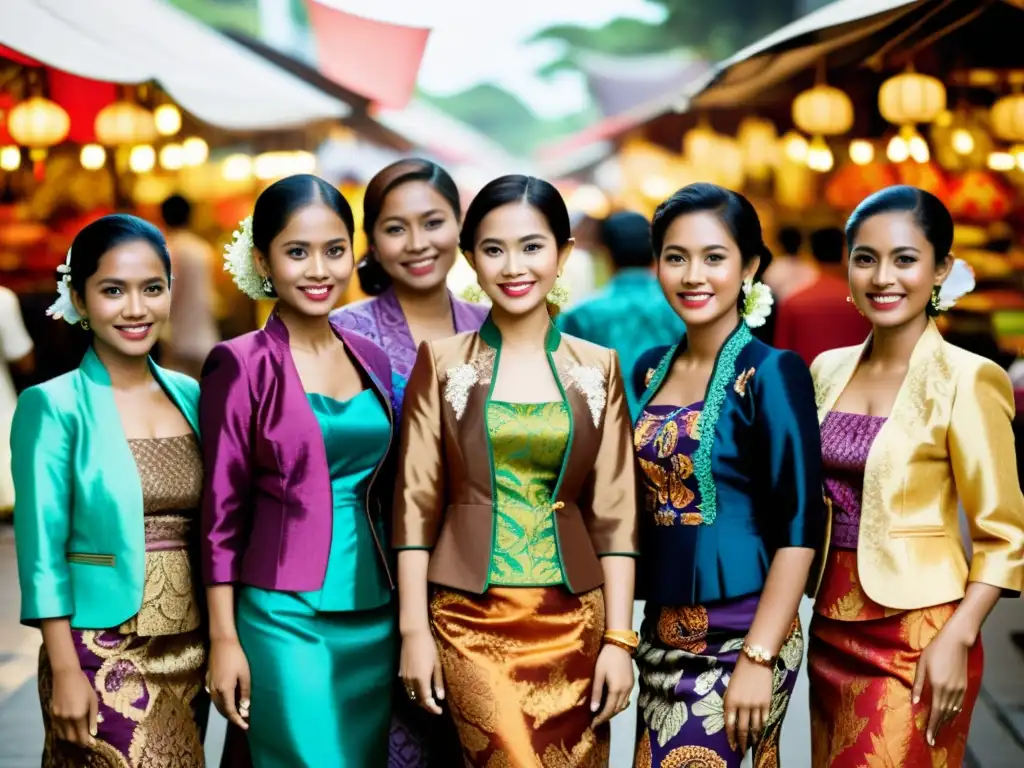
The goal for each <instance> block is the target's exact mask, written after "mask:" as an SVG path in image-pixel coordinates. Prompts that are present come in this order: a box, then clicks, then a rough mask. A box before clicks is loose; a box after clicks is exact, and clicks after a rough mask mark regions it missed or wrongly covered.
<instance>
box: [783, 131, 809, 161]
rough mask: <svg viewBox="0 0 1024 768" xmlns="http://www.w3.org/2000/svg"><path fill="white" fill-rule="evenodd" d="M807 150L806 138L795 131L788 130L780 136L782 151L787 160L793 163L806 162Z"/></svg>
mask: <svg viewBox="0 0 1024 768" xmlns="http://www.w3.org/2000/svg"><path fill="white" fill-rule="evenodd" d="M807 150H808V145H807V139H805V138H804V137H803V136H801V135H800V134H799V133H797V132H796V131H790V132H789V133H787V134H786V135H785V136H783V137H782V151H783V152H785V154H786V158H787V159H788V160H790V161H792V162H794V163H803V162H806V161H807Z"/></svg>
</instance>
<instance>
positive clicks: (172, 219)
mask: <svg viewBox="0 0 1024 768" xmlns="http://www.w3.org/2000/svg"><path fill="white" fill-rule="evenodd" d="M160 217H161V218H162V219H163V220H164V224H166V225H167V226H168V227H184V226H185V225H186V224H188V222H189V219H191V218H192V205H191V203H189V201H188V200H186V199H185V198H184V197H182V196H181V195H171V196H170V197H168V198H167V199H166V200H164V201H163V202H162V203H161V204H160Z"/></svg>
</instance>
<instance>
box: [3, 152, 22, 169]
mask: <svg viewBox="0 0 1024 768" xmlns="http://www.w3.org/2000/svg"><path fill="white" fill-rule="evenodd" d="M20 167H21V148H20V147H12V146H6V147H0V171H16V170H18V168H20Z"/></svg>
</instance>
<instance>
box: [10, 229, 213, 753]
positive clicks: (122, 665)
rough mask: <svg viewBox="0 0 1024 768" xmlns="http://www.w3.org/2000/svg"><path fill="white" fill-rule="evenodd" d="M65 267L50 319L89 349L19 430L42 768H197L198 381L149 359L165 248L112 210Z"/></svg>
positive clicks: (200, 639) (40, 393)
mask: <svg viewBox="0 0 1024 768" xmlns="http://www.w3.org/2000/svg"><path fill="white" fill-rule="evenodd" d="M60 271H61V279H60V282H59V283H58V286H59V288H58V290H59V297H58V300H57V302H56V303H55V304H54V305H53V306H52V307H51V308H50V311H49V314H51V315H52V316H53V317H54V318H55V319H63V320H64V321H66V322H68V323H71V324H75V323H78V324H80V325H81V326H82V328H83V329H85V330H86V331H87V332H88V334H89V336H90V340H91V344H90V346H89V349H88V351H87V352H86V354H85V357H84V358H83V359H82V362H81V365H80V366H79V367H78V368H77V369H76V370H74V371H71V372H70V373H66V374H64V375H62V376H58V377H57V378H54V379H50V380H49V381H47V382H45V383H43V384H40V385H39V386H36V387H30V388H29V389H26V390H25V391H24V392H23V393H22V395H21V397H20V398H19V400H18V408H17V410H16V411H15V414H14V424H13V429H12V433H11V439H12V445H11V447H12V453H13V465H12V469H13V474H14V484H15V490H16V501H15V510H14V534H15V549H16V551H17V555H18V576H19V580H20V582H21V620H22V622H23V623H25V624H28V625H30V626H38V627H40V628H41V629H42V634H43V647H42V650H41V652H40V655H39V698H40V703H41V704H42V709H43V727H44V729H45V742H44V745H45V746H44V751H43V759H42V765H43V767H44V768H68V767H69V766H120V767H121V768H145V767H146V766H154V765H161V766H163V765H167V766H170V765H173V766H180V768H201V767H202V766H203V765H204V759H203V732H204V730H205V724H206V715H207V712H208V711H209V699H208V698H207V697H206V695H205V693H204V692H203V670H204V668H205V664H206V645H207V643H206V632H205V630H204V629H203V627H202V608H201V597H200V595H199V593H198V589H197V587H198V584H199V580H198V578H193V574H195V573H197V571H196V570H195V568H194V567H193V558H192V557H190V555H191V554H192V553H193V552H194V551H195V550H196V549H198V539H199V536H198V530H197V528H198V526H197V525H196V524H195V523H196V522H197V518H198V515H199V503H200V495H201V492H202V484H203V462H202V455H201V452H200V444H199V440H198V436H197V429H198V413H197V404H198V400H199V387H198V385H197V384H196V382H195V381H194V380H193V379H190V378H189V377H187V376H183V375H182V374H180V373H175V372H173V371H167V370H164V369H163V368H160V367H159V366H157V365H156V364H154V363H153V361H152V360H151V359H150V353H151V351H152V349H153V346H154V344H155V343H156V340H157V338H158V337H159V335H160V330H161V326H162V325H163V324H164V323H166V322H167V318H168V316H169V313H170V304H171V260H170V256H169V254H168V252H167V244H166V242H165V241H164V237H163V235H162V234H160V232H159V230H157V228H156V227H154V226H153V225H152V224H149V223H148V222H145V221H143V220H142V219H138V218H136V217H134V216H125V215H113V216H104V217H103V218H101V219H98V220H97V221H95V222H93V223H91V224H89V225H88V226H87V227H85V228H84V229H83V230H82V231H81V232H79V233H78V235H77V236H76V237H75V239H74V241H73V243H72V245H71V249H70V250H69V251H68V255H67V260H66V261H65V263H64V264H63V265H61V270H60Z"/></svg>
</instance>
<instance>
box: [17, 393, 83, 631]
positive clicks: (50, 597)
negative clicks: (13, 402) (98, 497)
mask: <svg viewBox="0 0 1024 768" xmlns="http://www.w3.org/2000/svg"><path fill="white" fill-rule="evenodd" d="M71 445H72V435H71V432H70V429H69V427H68V426H67V424H66V423H65V422H64V420H63V419H62V418H61V416H60V413H59V412H58V411H57V410H56V409H55V408H54V406H53V403H51V402H50V399H49V398H48V397H47V394H46V392H44V391H43V390H41V389H39V388H31V389H27V390H25V392H23V393H22V395H21V397H20V398H19V399H18V405H17V408H16V409H15V411H14V420H13V423H12V425H11V473H12V475H13V477H14V499H15V500H14V544H15V549H16V552H17V556H18V581H19V582H20V584H21V620H22V621H23V622H25V623H36V622H39V621H40V620H42V619H56V618H61V617H65V616H71V615H72V614H73V613H74V607H73V605H74V603H73V600H72V597H71V579H70V572H69V569H68V564H67V559H66V552H67V543H68V537H69V535H70V530H71V504H72V491H71V478H72V472H73V470H74V467H73V466H72V457H71V453H72V451H71Z"/></svg>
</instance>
